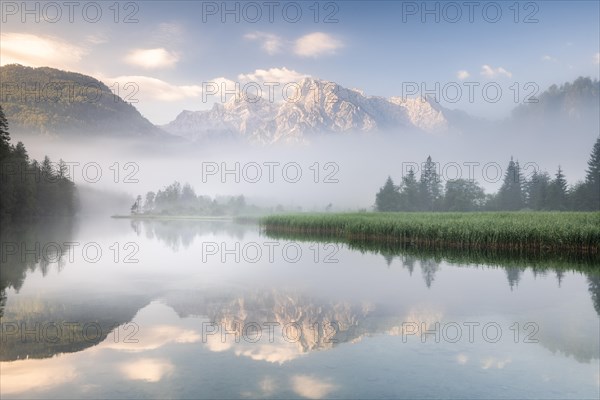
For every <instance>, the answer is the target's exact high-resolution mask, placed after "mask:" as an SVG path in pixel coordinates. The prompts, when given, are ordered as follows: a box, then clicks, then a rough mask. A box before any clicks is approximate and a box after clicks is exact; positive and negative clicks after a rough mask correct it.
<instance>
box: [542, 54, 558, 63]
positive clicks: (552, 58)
mask: <svg viewBox="0 0 600 400" xmlns="http://www.w3.org/2000/svg"><path fill="white" fill-rule="evenodd" d="M542 61H551V62H556V58H554V57H552V56H549V55H547V54H546V55H544V56H542Z"/></svg>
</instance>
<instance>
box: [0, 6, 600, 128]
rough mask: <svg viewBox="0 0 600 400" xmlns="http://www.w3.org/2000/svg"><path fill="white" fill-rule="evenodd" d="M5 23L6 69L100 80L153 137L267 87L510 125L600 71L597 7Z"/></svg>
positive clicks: (44, 17) (244, 11)
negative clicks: (415, 106)
mask: <svg viewBox="0 0 600 400" xmlns="http://www.w3.org/2000/svg"><path fill="white" fill-rule="evenodd" d="M0 11H1V25H0V64H1V65H6V64H11V63H19V64H23V65H27V66H33V67H38V66H49V67H54V68H59V69H64V70H68V71H74V72H80V73H84V74H88V75H91V76H93V77H95V78H97V79H100V80H102V81H103V82H105V83H106V84H107V85H109V86H110V87H111V88H112V89H113V90H114V91H118V94H119V95H120V96H121V97H123V98H125V99H126V100H128V101H131V102H132V103H133V104H134V105H135V106H136V107H137V108H138V109H139V110H140V112H141V113H142V114H143V115H144V116H145V117H147V118H148V119H149V120H150V121H151V122H153V123H155V124H165V123H168V122H169V121H172V120H173V119H175V117H176V116H177V115H178V114H179V113H180V112H181V111H182V110H203V109H209V108H210V107H211V106H212V104H213V103H214V102H217V101H221V100H220V95H219V93H216V94H213V92H215V90H214V88H216V87H219V88H221V87H222V86H220V85H222V84H224V85H226V86H225V87H226V88H228V89H234V88H235V87H236V86H235V85H236V83H238V84H239V87H240V88H244V87H245V88H249V89H250V90H251V91H252V90H254V89H252V88H253V87H255V86H253V85H255V84H256V83H257V84H259V85H261V88H262V89H263V90H265V88H266V86H265V82H267V83H268V85H270V87H272V88H273V89H272V90H273V91H274V93H275V94H276V96H277V95H280V96H279V97H281V96H282V95H283V88H284V87H285V86H284V85H285V84H286V83H289V82H294V81H297V80H298V79H301V78H302V77H306V76H311V77H315V78H320V79H325V80H330V81H335V82H337V83H339V84H340V85H342V86H345V87H348V88H358V89H360V90H362V91H363V92H364V93H365V94H367V95H376V96H385V97H391V96H401V97H402V96H404V97H410V96H419V95H425V94H429V95H430V96H434V97H436V99H438V101H440V103H441V104H442V105H444V106H446V107H449V108H458V109H461V110H464V111H467V112H469V113H470V114H473V115H475V116H481V117H487V118H503V117H505V116H507V115H509V113H510V110H511V109H513V108H514V107H515V106H516V105H517V104H520V103H522V102H524V101H527V99H528V98H529V97H530V96H531V95H535V94H536V93H540V92H542V91H543V90H545V89H546V88H547V87H548V86H550V85H551V84H561V83H564V82H568V81H573V80H574V79H575V78H577V77H578V76H589V77H592V78H595V79H597V78H598V77H599V69H600V65H599V63H600V39H599V38H600V23H599V21H600V2H598V1H533V2H532V1H522V2H515V1H506V2H504V1H496V2H493V1H483V2H478V1H474V2H465V1H458V2H433V1H432V2H422V1H418V2H411V1H369V2H366V1H364V2H363V1H337V2H330V1H322V2H315V1H297V2H278V1H257V2H226V3H224V2H220V1H219V2H206V1H139V2H134V1H123V2H114V1H106V2H104V1H97V2H87V1H83V2H78V1H75V2H71V3H70V2H62V1H57V2H20V1H1V2H0ZM215 85H216V86H215ZM244 85H247V86H244ZM262 95H263V96H264V97H265V98H268V93H267V92H266V91H264V92H263V93H262Z"/></svg>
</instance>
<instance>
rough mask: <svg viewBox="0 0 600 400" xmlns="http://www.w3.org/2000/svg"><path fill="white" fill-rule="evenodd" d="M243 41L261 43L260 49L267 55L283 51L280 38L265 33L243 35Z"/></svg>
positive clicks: (282, 42)
mask: <svg viewBox="0 0 600 400" xmlns="http://www.w3.org/2000/svg"><path fill="white" fill-rule="evenodd" d="M244 38H245V39H248V40H257V41H260V42H261V46H260V47H261V48H262V49H263V50H264V51H266V52H267V54H270V55H273V54H276V53H280V52H281V50H282V49H283V44H284V41H283V39H282V38H281V37H279V36H277V35H274V34H271V33H265V32H252V33H247V34H246V35H244Z"/></svg>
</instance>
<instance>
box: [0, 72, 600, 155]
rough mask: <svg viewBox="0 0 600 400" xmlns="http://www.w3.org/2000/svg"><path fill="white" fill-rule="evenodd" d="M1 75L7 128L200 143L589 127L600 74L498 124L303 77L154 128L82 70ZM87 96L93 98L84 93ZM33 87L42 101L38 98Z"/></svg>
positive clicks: (553, 91) (429, 103)
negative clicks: (289, 90)
mask: <svg viewBox="0 0 600 400" xmlns="http://www.w3.org/2000/svg"><path fill="white" fill-rule="evenodd" d="M0 78H1V81H2V88H1V89H2V93H1V94H2V96H1V97H0V104H1V105H2V108H3V109H4V112H5V114H6V116H7V119H8V121H9V125H10V127H11V130H13V131H15V132H24V133H41V134H51V135H52V134H55V135H63V134H76V135H80V136H113V137H134V138H135V137H138V138H143V139H150V138H153V139H158V140H160V141H164V140H170V141H184V142H188V141H191V142H199V143H204V142H214V141H221V140H241V141H247V142H250V143H257V144H261V145H268V144H272V143H305V142H310V140H311V138H313V137H315V136H317V135H324V134H334V135H344V134H349V133H356V132H358V133H375V132H378V131H393V132H399V133H402V134H406V133H410V132H420V133H427V134H445V133H449V132H466V131H475V132H482V131H484V132H492V131H493V132H500V133H502V134H505V133H506V132H517V131H519V129H516V128H517V127H522V126H528V125H529V126H531V127H532V129H533V128H535V129H537V130H539V129H540V128H541V129H542V130H547V129H546V128H547V127H548V126H549V127H550V128H553V127H556V126H558V125H557V122H558V123H562V124H567V125H568V126H571V127H572V126H574V125H571V124H572V123H577V122H578V121H579V122H582V121H583V125H582V126H585V127H586V129H587V128H589V127H590V126H597V121H598V119H599V113H600V111H599V108H600V107H599V104H600V95H599V92H600V90H599V89H600V83H599V82H598V81H597V80H591V79H590V78H583V77H580V78H577V79H576V80H575V81H573V82H572V83H565V84H563V85H561V86H557V85H552V86H551V87H550V88H549V89H548V90H546V91H545V92H543V93H541V94H540V95H539V96H537V100H538V101H537V102H536V103H531V104H526V105H520V106H518V107H516V108H515V109H514V111H513V113H512V115H511V117H510V118H507V119H506V120H505V121H502V122H500V123H491V122H490V121H486V120H483V119H478V118H474V117H472V116H470V115H468V114H466V113H465V112H462V111H459V110H451V109H448V108H445V107H443V106H441V105H440V104H439V103H437V102H436V101H435V100H434V99H433V98H429V97H427V98H424V99H422V98H420V97H417V98H402V97H389V98H386V97H380V96H368V95H365V94H364V93H363V92H362V91H360V90H358V89H348V88H345V87H343V86H341V85H339V84H337V83H335V82H332V81H327V80H321V79H316V78H310V77H308V78H303V79H302V80H300V81H298V82H297V84H296V85H295V86H294V88H295V89H296V93H295V94H292V95H289V97H288V99H287V101H283V100H282V99H279V100H276V101H270V100H269V99H268V98H266V96H265V97H255V98H252V97H250V96H248V97H246V98H244V97H243V96H233V95H232V96H231V97H230V98H229V100H227V101H226V102H223V103H215V104H214V105H213V107H212V108H211V109H209V110H201V111H187V110H186V111H182V112H181V113H180V114H179V115H178V116H177V117H176V118H175V120H173V121H171V122H170V123H168V124H166V125H163V126H160V127H159V126H155V125H153V124H152V123H151V122H150V121H148V120H147V119H146V118H144V117H143V116H142V115H141V114H140V112H139V111H138V110H137V109H136V108H135V107H134V106H133V105H131V104H129V103H127V102H126V101H124V100H123V99H121V98H120V97H118V96H116V95H115V94H113V93H112V92H111V90H110V88H109V87H108V86H106V85H105V84H104V83H102V82H100V81H98V80H96V79H94V78H92V77H90V76H86V75H82V74H78V73H73V72H66V71H61V70H57V69H53V68H48V67H42V68H30V67H24V66H21V65H16V64H13V65H5V66H3V67H0ZM90 88H91V89H90ZM90 93H91V94H90ZM91 95H93V97H94V101H90V99H89V97H90V96H91ZM40 96H42V97H43V100H45V101H40V99H39V97H40ZM594 124H595V125H594ZM528 131H529V129H528Z"/></svg>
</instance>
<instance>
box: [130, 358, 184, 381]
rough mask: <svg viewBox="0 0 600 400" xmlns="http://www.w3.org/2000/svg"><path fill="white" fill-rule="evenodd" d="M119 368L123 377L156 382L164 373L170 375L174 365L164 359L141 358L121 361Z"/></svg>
mask: <svg viewBox="0 0 600 400" xmlns="http://www.w3.org/2000/svg"><path fill="white" fill-rule="evenodd" d="M119 369H120V371H121V373H123V375H125V377H127V378H129V379H131V380H139V381H145V382H158V381H160V380H161V379H162V378H163V377H164V376H165V375H170V374H171V373H172V372H173V370H174V369H175V367H174V366H173V364H172V363H171V362H170V361H169V360H166V359H157V358H142V359H139V360H136V361H133V362H128V363H123V364H121V366H120V368H119Z"/></svg>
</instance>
